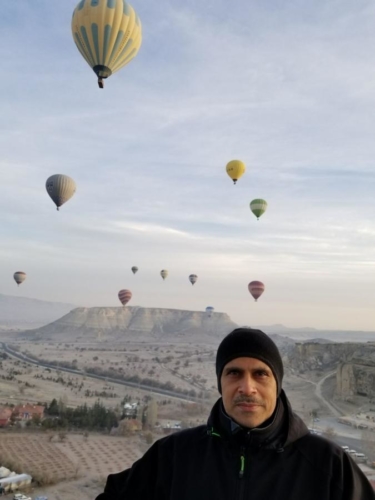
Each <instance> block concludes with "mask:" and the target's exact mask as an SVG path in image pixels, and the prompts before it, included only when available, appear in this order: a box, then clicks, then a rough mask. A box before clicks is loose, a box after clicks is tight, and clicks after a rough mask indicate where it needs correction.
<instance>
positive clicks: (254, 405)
mask: <svg viewBox="0 0 375 500" xmlns="http://www.w3.org/2000/svg"><path fill="white" fill-rule="evenodd" d="M220 381H221V390H222V396H223V404H224V408H225V411H226V412H227V414H228V415H229V416H230V417H232V418H233V420H235V421H236V422H237V423H238V424H240V425H242V426H243V427H249V428H253V427H258V426H259V425H261V424H262V423H263V422H265V421H266V420H267V419H268V418H269V417H270V416H271V415H272V413H273V412H274V410H275V408H276V399H277V383H276V379H275V377H274V375H273V373H272V370H271V368H270V367H269V366H268V365H266V364H265V363H263V361H260V360H259V359H255V358H245V357H244V358H236V359H233V360H232V361H229V363H227V364H226V365H225V366H224V370H223V373H222V375H221V379H220Z"/></svg>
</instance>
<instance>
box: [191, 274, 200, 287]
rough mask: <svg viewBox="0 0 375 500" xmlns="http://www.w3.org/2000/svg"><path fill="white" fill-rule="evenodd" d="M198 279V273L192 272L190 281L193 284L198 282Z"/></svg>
mask: <svg viewBox="0 0 375 500" xmlns="http://www.w3.org/2000/svg"><path fill="white" fill-rule="evenodd" d="M197 279H198V276H197V275H196V274H191V275H190V276H189V281H190V283H191V284H192V285H194V283H196V282H197Z"/></svg>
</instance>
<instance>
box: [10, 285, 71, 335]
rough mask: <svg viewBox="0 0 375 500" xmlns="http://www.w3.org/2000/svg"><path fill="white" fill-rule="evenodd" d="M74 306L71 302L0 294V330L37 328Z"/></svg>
mask: <svg viewBox="0 0 375 500" xmlns="http://www.w3.org/2000/svg"><path fill="white" fill-rule="evenodd" d="M75 307H77V306H75V305H72V304H63V303H60V302H47V301H44V300H36V299H28V298H26V297H15V296H13V295H3V294H0V330H25V329H29V328H39V327H40V326H43V325H45V324H47V323H50V322H51V321H55V320H56V319H57V318H60V317H61V316H62V315H64V314H66V313H68V312H69V311H71V310H72V309H74V308H75Z"/></svg>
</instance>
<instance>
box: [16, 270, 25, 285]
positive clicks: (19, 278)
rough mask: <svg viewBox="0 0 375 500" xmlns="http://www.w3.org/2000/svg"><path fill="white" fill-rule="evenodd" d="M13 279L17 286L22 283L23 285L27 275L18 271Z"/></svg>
mask: <svg viewBox="0 0 375 500" xmlns="http://www.w3.org/2000/svg"><path fill="white" fill-rule="evenodd" d="M13 279H14V281H15V282H16V283H17V285H20V284H21V283H23V282H24V281H25V279H26V273H24V272H23V271H16V272H15V273H14V274H13Z"/></svg>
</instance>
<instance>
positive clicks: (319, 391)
mask: <svg viewBox="0 0 375 500" xmlns="http://www.w3.org/2000/svg"><path fill="white" fill-rule="evenodd" d="M334 375H336V370H335V371H334V372H330V373H328V374H327V375H326V376H325V377H323V378H322V379H320V380H319V382H318V383H317V384H315V395H316V397H317V398H319V399H320V400H321V401H322V402H323V403H324V404H325V405H326V406H327V407H328V409H329V410H330V412H331V413H332V415H334V416H335V417H337V418H338V417H342V415H343V413H342V412H340V411H339V410H337V409H336V408H335V407H334V406H333V405H332V404H331V403H330V402H329V401H327V399H326V398H325V397H324V396H323V394H322V386H323V384H324V382H325V381H326V380H327V379H328V378H330V377H333V376H334Z"/></svg>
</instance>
